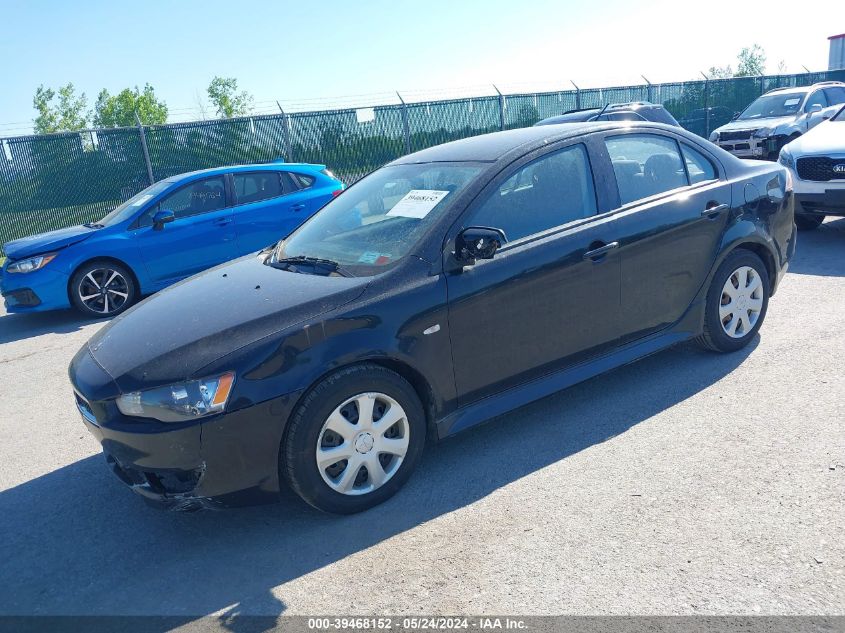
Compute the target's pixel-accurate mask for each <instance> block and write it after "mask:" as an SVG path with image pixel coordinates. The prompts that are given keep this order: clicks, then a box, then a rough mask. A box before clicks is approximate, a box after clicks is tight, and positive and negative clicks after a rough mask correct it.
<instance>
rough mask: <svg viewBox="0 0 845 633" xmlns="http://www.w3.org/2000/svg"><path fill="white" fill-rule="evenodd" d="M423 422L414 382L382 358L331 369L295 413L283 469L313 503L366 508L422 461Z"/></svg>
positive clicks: (341, 509)
mask: <svg viewBox="0 0 845 633" xmlns="http://www.w3.org/2000/svg"><path fill="white" fill-rule="evenodd" d="M425 436H426V422H425V414H424V412H423V408H422V405H421V404H420V401H419V398H418V397H417V394H416V392H415V391H414V389H413V388H412V387H411V385H409V384H408V383H407V382H406V381H405V380H404V379H403V378H402V377H401V376H399V375H398V374H396V373H395V372H393V371H390V370H389V369H386V368H384V367H381V366H377V365H356V366H354V367H349V368H347V369H344V370H341V371H339V372H337V373H336V374H332V375H331V376H329V377H328V378H326V379H325V380H323V381H322V382H321V383H319V384H318V385H317V386H316V387H315V388H314V389H313V390H311V392H310V393H309V394H308V395H307V396H305V398H304V400H303V402H302V403H301V404H300V405H299V407H298V408H297V410H296V412H295V413H294V414H293V416H292V417H291V421H290V426H289V428H288V432H287V435H286V437H285V440H284V442H283V446H282V451H281V456H280V457H281V459H282V463H281V464H280V470H281V471H282V476H283V477H284V478H285V479H286V480H287V482H288V483H289V484H290V486H291V488H293V490H294V491H295V492H296V493H297V494H298V495H299V496H300V497H302V498H303V499H304V500H305V501H307V502H308V503H310V504H311V505H312V506H314V507H315V508H318V509H320V510H323V511H326V512H334V513H338V514H351V513H354V512H361V511H362V510H366V509H368V508H371V507H372V506H375V505H377V504H379V503H381V502H383V501H385V500H386V499H388V498H390V497H391V496H392V495H393V494H395V493H396V491H397V490H399V488H400V487H401V486H402V484H404V483H405V481H406V480H407V479H408V477H409V476H410V474H411V472H412V471H413V470H414V468H415V467H416V465H417V462H418V461H419V458H420V455H421V454H422V451H423V447H424V445H425Z"/></svg>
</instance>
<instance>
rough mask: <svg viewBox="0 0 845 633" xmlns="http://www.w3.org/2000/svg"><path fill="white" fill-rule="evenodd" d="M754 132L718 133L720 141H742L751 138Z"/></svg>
mask: <svg viewBox="0 0 845 633" xmlns="http://www.w3.org/2000/svg"><path fill="white" fill-rule="evenodd" d="M754 131H755V130H739V131H738V132H719V140H720V141H744V140H745V139H749V138H751V133H752V132H754Z"/></svg>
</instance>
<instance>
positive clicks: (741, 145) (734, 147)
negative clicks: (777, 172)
mask: <svg viewBox="0 0 845 633" xmlns="http://www.w3.org/2000/svg"><path fill="white" fill-rule="evenodd" d="M784 141H785V137H783V136H769V137H766V138H757V137H754V136H752V137H750V138H745V139H736V140H730V141H722V140H719V141H717V143H716V144H717V145H718V146H719V147H721V148H722V149H723V150H725V151H728V152H730V153H731V154H733V155H734V156H736V157H737V158H755V159H758V160H776V159H777V155H778V152H780V149H781V147H783V145H784Z"/></svg>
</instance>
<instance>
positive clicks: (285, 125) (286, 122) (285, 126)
mask: <svg viewBox="0 0 845 633" xmlns="http://www.w3.org/2000/svg"><path fill="white" fill-rule="evenodd" d="M276 105H277V106H279V112H281V113H282V133H283V134H284V137H285V154H287V156H285V160H286V161H287V162H291V160H292V159H293V146H292V145H291V142H290V119H289V118H288V115H287V113H285V111H284V110H283V109H282V104H281V103H279V102H278V101H276Z"/></svg>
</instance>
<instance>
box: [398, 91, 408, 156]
mask: <svg viewBox="0 0 845 633" xmlns="http://www.w3.org/2000/svg"><path fill="white" fill-rule="evenodd" d="M396 96H397V97H399V101H401V102H402V134H403V135H404V137H405V153H406V154H410V153H411V124H410V123H409V122H408V106H407V105H406V104H405V100H404V99H403V98H402V95H400V94H399V91H398V90H397V91H396Z"/></svg>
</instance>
